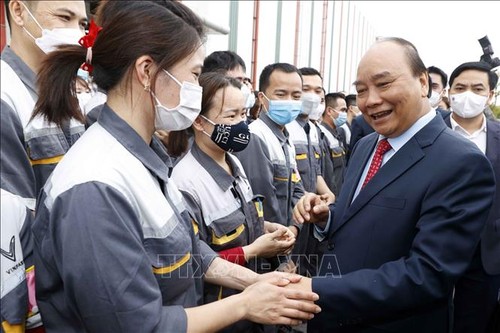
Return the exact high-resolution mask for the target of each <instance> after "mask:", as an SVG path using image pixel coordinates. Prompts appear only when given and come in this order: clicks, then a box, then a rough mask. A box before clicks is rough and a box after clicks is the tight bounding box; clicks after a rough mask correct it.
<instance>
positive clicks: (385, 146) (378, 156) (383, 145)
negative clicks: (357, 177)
mask: <svg viewBox="0 0 500 333" xmlns="http://www.w3.org/2000/svg"><path fill="white" fill-rule="evenodd" d="M391 148H392V147H391V144H390V143H389V142H388V141H387V139H382V140H380V141H379V142H378V144H377V150H375V155H373V159H372V162H371V163H370V169H368V173H367V175H366V178H365V181H364V182H363V186H362V187H361V188H363V187H365V185H366V184H368V182H369V181H370V180H371V179H372V178H373V176H375V174H376V173H377V172H378V169H380V166H381V165H382V159H383V158H384V154H385V153H387V152H388V151H389V150H391Z"/></svg>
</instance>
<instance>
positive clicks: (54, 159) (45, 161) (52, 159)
mask: <svg viewBox="0 0 500 333" xmlns="http://www.w3.org/2000/svg"><path fill="white" fill-rule="evenodd" d="M63 156H64V155H59V156H54V157H49V158H43V159H41V160H31V159H30V162H31V165H45V164H56V163H59V162H60V161H61V160H62V158H63Z"/></svg>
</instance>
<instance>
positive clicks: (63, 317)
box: [32, 105, 216, 333]
mask: <svg viewBox="0 0 500 333" xmlns="http://www.w3.org/2000/svg"><path fill="white" fill-rule="evenodd" d="M170 168H171V164H170V163H169V160H168V156H167V155H166V154H165V152H164V150H162V147H161V146H160V143H159V142H158V141H156V140H153V141H152V143H151V146H148V145H147V144H146V143H145V142H144V140H143V139H142V138H141V137H140V136H139V135H138V134H137V132H135V131H134V130H133V129H132V128H131V127H130V126H129V125H128V124H127V123H126V122H124V121H123V120H122V119H121V118H120V117H118V116H117V115H116V114H115V113H114V112H113V111H112V110H111V109H110V108H109V107H108V106H107V105H104V107H103V109H102V112H101V114H100V117H99V119H98V121H97V123H95V124H94V125H92V126H91V127H90V128H89V129H88V130H87V131H86V132H85V134H84V135H83V136H82V138H81V139H80V140H78V142H77V143H76V144H75V145H74V146H73V147H72V148H71V149H70V151H69V152H68V153H67V154H66V156H65V158H64V159H63V160H62V161H61V162H60V163H59V164H58V166H57V167H56V169H55V170H54V172H53V173H52V175H51V177H50V178H49V180H48V181H47V184H46V185H45V187H44V189H43V192H42V195H41V196H40V200H39V202H38V204H37V216H36V218H35V222H34V225H33V229H32V230H33V236H34V241H35V265H36V269H37V274H36V283H37V296H38V305H39V307H40V310H41V313H42V317H43V320H44V325H45V327H46V329H47V331H49V332H64V333H70V332H87V331H91V332H185V331H186V328H187V316H186V313H185V311H184V308H186V307H194V306H197V305H199V304H200V302H201V295H202V275H203V273H205V272H206V271H207V269H208V267H209V265H210V264H211V262H212V260H213V259H214V258H215V257H216V254H215V253H214V252H213V251H212V250H211V249H210V248H209V247H208V246H207V245H206V244H205V243H203V242H201V241H199V238H198V236H197V235H195V231H194V228H193V220H192V218H191V216H190V215H189V213H188V211H187V210H186V207H185V205H184V201H183V198H182V195H181V193H180V192H179V190H178V189H177V186H176V185H175V183H174V182H173V181H172V180H171V179H169V178H168V172H169V170H170Z"/></svg>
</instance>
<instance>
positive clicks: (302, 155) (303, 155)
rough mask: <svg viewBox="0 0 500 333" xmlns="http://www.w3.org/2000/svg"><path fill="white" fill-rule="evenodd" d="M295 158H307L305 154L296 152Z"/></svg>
mask: <svg viewBox="0 0 500 333" xmlns="http://www.w3.org/2000/svg"><path fill="white" fill-rule="evenodd" d="M295 159H296V160H306V159H307V154H306V153H304V154H297V155H295Z"/></svg>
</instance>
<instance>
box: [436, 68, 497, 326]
mask: <svg viewBox="0 0 500 333" xmlns="http://www.w3.org/2000/svg"><path fill="white" fill-rule="evenodd" d="M497 82H498V77H497V75H496V74H495V73H493V72H492V71H491V66H490V65H489V64H487V63H484V62H469V63H464V64H462V65H460V66H458V67H457V68H456V69H455V70H454V71H453V73H452V74H451V76H450V100H451V107H452V110H453V113H452V115H451V116H448V117H447V118H445V123H446V124H447V125H448V126H449V127H450V128H451V129H452V130H453V131H454V132H456V133H458V134H459V135H461V136H463V137H465V138H467V139H469V140H470V141H472V142H474V143H475V144H476V145H477V146H478V148H479V149H480V150H481V151H482V152H483V153H484V154H486V157H487V158H488V159H489V160H490V162H491V164H492V166H493V170H494V172H495V178H496V179H497V190H496V196H495V201H494V204H493V207H492V209H491V211H490V215H489V217H488V220H487V222H486V227H485V229H484V230H483V233H482V234H481V241H480V243H479V245H478V247H477V249H476V252H475V254H474V258H473V260H472V262H471V264H470V266H469V268H468V269H467V271H466V273H465V274H464V276H463V277H461V278H460V279H459V280H458V282H457V284H456V286H455V299H454V305H455V309H454V321H455V325H454V330H453V331H454V332H455V333H468V332H477V333H484V332H491V333H493V332H494V331H493V328H492V325H493V312H494V310H495V306H496V304H497V298H498V297H499V292H500V122H497V121H494V120H489V119H487V118H486V117H485V115H484V113H483V110H484V107H485V106H486V105H489V104H491V102H492V100H493V97H494V89H495V87H496V85H497ZM488 326H490V328H489V329H488Z"/></svg>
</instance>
